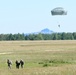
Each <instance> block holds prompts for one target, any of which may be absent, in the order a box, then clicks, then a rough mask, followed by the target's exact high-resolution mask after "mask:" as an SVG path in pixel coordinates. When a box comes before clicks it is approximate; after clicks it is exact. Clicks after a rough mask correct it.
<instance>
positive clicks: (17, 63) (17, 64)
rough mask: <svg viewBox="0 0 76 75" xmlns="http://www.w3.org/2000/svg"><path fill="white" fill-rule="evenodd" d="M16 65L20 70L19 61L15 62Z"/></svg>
mask: <svg viewBox="0 0 76 75" xmlns="http://www.w3.org/2000/svg"><path fill="white" fill-rule="evenodd" d="M15 63H16V68H17V69H19V66H20V62H19V61H18V60H16V62H15Z"/></svg>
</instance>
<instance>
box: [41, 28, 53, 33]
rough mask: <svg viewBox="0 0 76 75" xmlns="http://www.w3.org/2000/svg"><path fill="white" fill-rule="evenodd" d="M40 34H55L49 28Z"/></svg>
mask: <svg viewBox="0 0 76 75" xmlns="http://www.w3.org/2000/svg"><path fill="white" fill-rule="evenodd" d="M40 33H42V34H51V33H53V31H52V30H50V29H48V28H45V29H43V30H41V32H40Z"/></svg>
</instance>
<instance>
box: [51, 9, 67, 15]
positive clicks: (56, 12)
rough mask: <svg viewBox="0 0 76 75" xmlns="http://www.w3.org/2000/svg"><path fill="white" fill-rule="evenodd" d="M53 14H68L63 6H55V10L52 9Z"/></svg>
mask: <svg viewBox="0 0 76 75" xmlns="http://www.w3.org/2000/svg"><path fill="white" fill-rule="evenodd" d="M51 14H52V15H53V16H55V15H67V11H66V10H64V9H63V8H62V7H57V8H54V9H53V10H51Z"/></svg>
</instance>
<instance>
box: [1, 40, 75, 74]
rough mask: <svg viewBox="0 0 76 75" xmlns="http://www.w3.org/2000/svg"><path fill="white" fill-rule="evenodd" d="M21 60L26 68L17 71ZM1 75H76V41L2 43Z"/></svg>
mask: <svg viewBox="0 0 76 75" xmlns="http://www.w3.org/2000/svg"><path fill="white" fill-rule="evenodd" d="M7 59H10V60H12V62H13V64H12V69H8V66H7V63H6V61H7ZM20 59H23V60H24V62H25V64H24V68H23V69H21V68H20V69H16V67H15V61H16V60H20ZM0 75H76V41H75V40H65V41H61V40H59V41H52V40H51V41H0Z"/></svg>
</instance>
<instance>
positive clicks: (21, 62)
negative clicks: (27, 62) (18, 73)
mask: <svg viewBox="0 0 76 75" xmlns="http://www.w3.org/2000/svg"><path fill="white" fill-rule="evenodd" d="M20 65H21V68H23V65H24V61H23V60H20Z"/></svg>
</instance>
